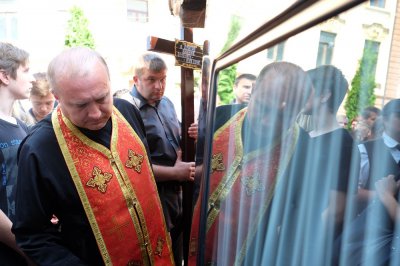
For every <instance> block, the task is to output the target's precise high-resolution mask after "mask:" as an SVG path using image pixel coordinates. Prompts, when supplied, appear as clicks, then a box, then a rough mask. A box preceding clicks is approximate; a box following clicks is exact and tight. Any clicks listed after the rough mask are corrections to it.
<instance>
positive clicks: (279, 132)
mask: <svg viewBox="0 0 400 266" xmlns="http://www.w3.org/2000/svg"><path fill="white" fill-rule="evenodd" d="M310 91H311V83H310V81H309V79H308V78H307V76H306V74H305V72H304V71H303V70H302V69H301V68H300V67H298V66H296V65H294V64H291V63H287V62H278V63H272V64H270V65H267V66H266V67H264V69H263V70H262V71H261V73H260V74H259V77H258V79H257V82H256V85H255V88H254V90H253V94H252V97H251V100H250V103H249V105H248V108H243V109H240V108H238V107H233V109H235V108H237V109H240V110H239V111H238V112H236V113H235V114H234V115H233V117H231V118H230V119H229V120H228V121H226V122H225V123H224V122H222V123H220V124H221V125H222V126H221V127H219V128H218V129H217V130H216V131H215V133H214V140H213V149H212V154H211V156H212V158H211V169H210V172H211V174H210V181H209V183H210V189H209V191H210V194H209V198H208V207H207V221H206V239H205V258H204V262H205V264H212V265H235V264H254V265H257V264H259V263H258V262H259V261H260V259H261V256H262V254H260V252H258V254H257V251H262V250H263V244H264V239H265V234H266V230H268V234H270V232H269V231H271V235H276V234H277V230H278V227H279V217H280V215H278V212H277V213H276V215H275V214H274V217H273V218H274V219H272V220H271V219H269V220H266V219H267V218H266V217H268V216H270V213H271V211H273V210H274V206H273V205H275V204H272V199H273V196H274V194H275V188H276V186H280V184H281V183H285V182H286V181H285V180H286V179H288V178H290V177H289V174H290V172H291V170H290V169H292V168H293V169H296V167H297V166H296V165H295V164H298V163H299V160H293V158H294V157H293V156H297V155H296V154H297V153H296V150H297V149H299V145H300V144H301V143H303V141H299V140H300V139H301V138H302V137H305V133H304V131H302V130H301V129H300V128H299V127H298V126H297V124H296V123H295V119H296V117H297V115H298V113H299V112H300V110H301V109H302V108H303V107H304V106H305V104H306V101H307V99H308V95H309V92H310ZM222 116H223V115H222ZM222 116H221V115H219V114H218V113H217V119H218V117H222ZM289 166H290V167H289ZM200 203H201V201H200V200H199V201H198V202H197V204H196V206H195V210H194V217H193V225H192V232H191V242H190V247H189V263H190V264H191V265H194V263H195V261H196V255H197V253H198V250H197V244H198V232H199V231H198V230H199V221H200ZM277 211H279V212H280V211H281V209H280V208H278V210H277ZM268 221H272V222H273V223H272V224H271V223H270V225H268V227H267V222H268ZM274 223H276V224H274ZM261 240H263V241H262V242H260V241H261ZM255 243H257V249H254V248H253V249H252V248H251V246H252V245H254V244H255ZM251 250H252V252H251ZM250 252H251V253H252V254H250Z"/></svg>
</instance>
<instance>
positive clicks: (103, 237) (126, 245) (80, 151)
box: [52, 107, 174, 266]
mask: <svg viewBox="0 0 400 266" xmlns="http://www.w3.org/2000/svg"><path fill="white" fill-rule="evenodd" d="M111 121H112V134H111V143H110V149H108V148H106V147H104V146H103V145H100V144H98V143H96V142H94V141H92V140H90V139H88V138H87V137H86V136H85V135H83V134H82V133H81V132H80V131H79V129H77V128H76V127H75V126H74V125H73V124H72V123H71V122H70V121H69V120H68V118H66V117H65V116H63V114H62V112H61V109H60V107H58V108H57V111H56V112H53V115H52V123H53V128H54V131H55V133H56V137H57V141H58V143H59V145H60V148H61V151H62V153H63V156H64V159H65V161H66V163H67V166H68V170H69V172H70V174H71V177H72V179H73V181H74V184H75V187H76V189H77V191H78V194H79V197H80V200H81V202H82V204H83V207H84V209H85V212H86V215H87V217H88V220H89V222H90V225H91V227H92V231H93V233H94V235H95V238H96V241H97V245H98V247H99V250H100V253H101V255H102V257H103V260H104V263H105V264H106V265H124V266H125V265H173V264H174V263H173V255H172V252H171V244H170V238H169V234H168V232H167V230H166V226H165V221H164V216H163V213H162V208H161V203H160V199H159V197H158V192H157V187H156V184H155V181H154V177H153V172H152V169H151V166H150V162H149V160H148V156H147V153H146V149H145V147H144V146H143V143H142V141H141V140H140V138H139V137H138V135H137V134H136V132H135V131H134V130H133V129H132V127H131V126H130V125H129V123H128V122H127V121H126V120H125V118H124V117H123V116H122V115H121V114H120V113H119V111H118V110H117V109H116V108H114V109H113V113H112V116H111Z"/></svg>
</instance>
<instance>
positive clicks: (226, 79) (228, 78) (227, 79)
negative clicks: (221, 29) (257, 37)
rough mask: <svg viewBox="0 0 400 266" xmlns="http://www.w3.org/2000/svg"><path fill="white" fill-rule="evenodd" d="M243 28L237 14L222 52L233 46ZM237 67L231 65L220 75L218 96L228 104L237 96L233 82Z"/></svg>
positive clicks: (232, 19) (232, 20) (233, 18)
mask: <svg viewBox="0 0 400 266" xmlns="http://www.w3.org/2000/svg"><path fill="white" fill-rule="evenodd" d="M240 29H241V23H240V19H239V17H237V16H232V18H231V25H230V30H229V33H228V39H227V40H226V42H225V45H224V47H223V48H222V50H221V53H223V52H225V51H226V50H228V49H229V47H231V46H232V43H233V42H234V41H235V39H236V38H237V36H238V35H239V32H240ZM236 69H237V65H236V64H234V65H231V66H229V67H227V68H225V69H223V70H221V71H220V72H219V75H218V96H219V98H220V100H221V103H223V104H228V103H230V102H232V100H233V99H234V98H235V96H234V94H233V84H234V82H235V78H236Z"/></svg>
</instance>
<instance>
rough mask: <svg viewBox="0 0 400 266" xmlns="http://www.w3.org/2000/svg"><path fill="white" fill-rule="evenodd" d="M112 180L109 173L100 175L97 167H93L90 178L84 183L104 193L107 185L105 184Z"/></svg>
mask: <svg viewBox="0 0 400 266" xmlns="http://www.w3.org/2000/svg"><path fill="white" fill-rule="evenodd" d="M111 178H112V174H110V173H104V174H103V173H102V172H101V170H100V168H98V167H97V166H95V167H93V172H92V177H91V178H90V179H89V181H88V182H87V183H86V185H87V186H89V187H93V188H97V190H98V191H100V192H101V193H106V190H107V185H106V183H108V182H110V180H111Z"/></svg>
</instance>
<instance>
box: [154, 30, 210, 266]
mask: <svg viewBox="0 0 400 266" xmlns="http://www.w3.org/2000/svg"><path fill="white" fill-rule="evenodd" d="M182 35H183V41H186V42H190V43H192V42H193V31H192V29H191V28H182ZM204 49H206V51H208V42H207V41H206V42H204V45H203V50H204ZM147 50H149V51H154V52H160V53H166V54H171V55H175V41H169V40H165V39H161V38H157V37H153V36H150V37H149V41H148V47H147ZM200 62H201V59H200ZM181 106H182V117H181V121H182V126H181V127H182V145H181V148H182V160H183V161H185V162H190V161H194V159H195V141H194V139H192V138H190V137H189V136H188V134H187V132H188V128H189V126H190V125H191V124H192V123H193V121H194V78H193V69H191V68H187V67H184V66H181ZM193 185H194V184H193V182H185V183H184V184H183V225H184V228H183V239H184V240H183V251H184V259H185V265H187V263H186V262H187V254H188V250H187V249H188V248H187V247H188V246H189V237H190V228H191V221H192V199H193V188H194V187H193Z"/></svg>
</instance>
